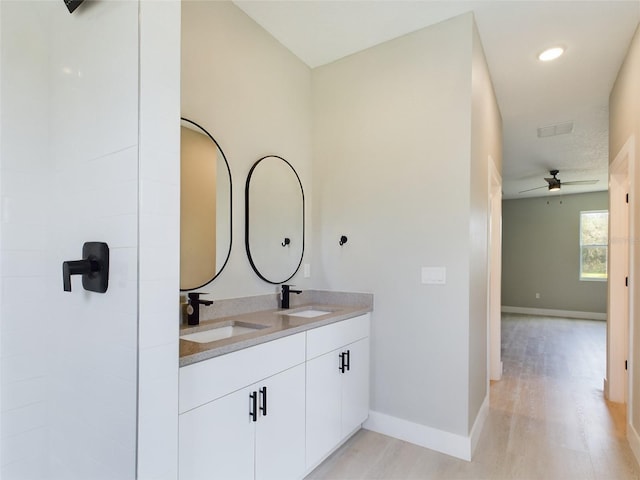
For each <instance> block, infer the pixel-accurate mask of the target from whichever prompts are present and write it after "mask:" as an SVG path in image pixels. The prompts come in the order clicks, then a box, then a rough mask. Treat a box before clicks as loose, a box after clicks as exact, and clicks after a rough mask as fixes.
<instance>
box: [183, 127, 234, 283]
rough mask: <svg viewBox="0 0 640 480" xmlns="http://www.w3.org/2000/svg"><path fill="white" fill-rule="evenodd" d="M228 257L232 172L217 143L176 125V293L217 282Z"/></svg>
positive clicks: (203, 132) (200, 132)
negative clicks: (177, 172) (177, 129)
mask: <svg viewBox="0 0 640 480" xmlns="http://www.w3.org/2000/svg"><path fill="white" fill-rule="evenodd" d="M230 253H231V170H230V169H229V164H228V163H227V158H226V157H225V156H224V152H223V151H222V149H221V148H220V145H218V142H216V140H215V139H214V138H213V137H212V136H211V135H210V134H209V132H207V131H206V130H205V129H204V128H203V127H201V126H200V125H198V124H197V123H195V122H193V121H191V120H188V119H186V118H181V123H180V290H193V289H196V288H200V287H202V286H204V285H206V284H207V283H209V282H211V281H212V280H213V279H214V278H216V277H217V276H218V275H219V274H220V272H221V271H222V269H223V268H224V267H225V265H226V264H227V261H228V260H229V254H230Z"/></svg>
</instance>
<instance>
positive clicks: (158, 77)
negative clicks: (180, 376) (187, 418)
mask: <svg viewBox="0 0 640 480" xmlns="http://www.w3.org/2000/svg"><path fill="white" fill-rule="evenodd" d="M0 8H1V10H2V11H1V13H0V19H1V22H2V23H1V26H0V33H1V35H2V42H1V45H2V52H1V54H2V56H1V70H0V71H1V74H2V96H1V98H2V100H1V106H2V124H1V136H0V139H1V142H2V143H1V147H0V152H1V157H0V174H1V183H0V196H1V198H2V210H1V212H2V213H1V215H2V217H1V222H2V223H1V225H0V228H1V230H0V259H1V267H0V273H1V277H2V296H1V307H0V308H1V339H2V345H1V350H0V357H1V358H0V360H1V362H2V373H1V388H2V400H1V404H0V409H1V411H0V438H1V444H0V447H1V448H0V462H1V466H2V467H1V468H2V470H1V471H0V476H1V477H2V478H3V479H21V478H65V479H72V478H83V479H86V478H92V479H93V478H118V479H126V478H135V476H136V459H137V460H138V462H137V468H138V478H175V471H176V451H177V447H176V445H175V443H176V442H177V440H176V437H177V435H176V432H177V427H176V423H177V419H176V415H175V413H176V412H177V406H176V405H175V404H176V402H177V400H176V398H177V395H176V388H177V356H178V355H177V332H176V330H177V322H176V315H177V312H176V308H175V304H176V302H175V300H174V299H176V298H177V291H178V273H177V272H178V257H177V255H178V235H179V234H178V232H179V230H178V228H179V227H178V213H177V205H178V200H177V199H178V198H179V197H178V187H177V185H178V168H179V163H178V160H177V159H178V158H179V157H178V153H177V152H178V149H179V137H178V125H179V22H180V20H179V18H180V16H179V15H180V10H179V3H178V2H173V1H168V2H151V1H149V2H147V1H142V2H137V1H123V2H95V3H90V4H85V5H84V6H83V7H81V8H80V9H79V10H77V11H76V13H74V14H73V15H69V14H68V12H66V10H65V8H64V5H63V4H62V2H29V1H21V2H12V1H3V2H2V4H1V5H0ZM176 12H177V13H176ZM161 33H162V34H161ZM88 240H98V241H106V242H107V243H108V244H109V246H110V249H111V252H110V253H111V272H110V279H109V290H108V292H107V293H106V294H104V295H100V294H96V293H89V292H85V291H84V290H82V288H81V285H80V279H79V278H74V279H73V281H72V284H73V292H72V293H66V292H63V291H62V285H61V283H62V278H61V263H62V261H63V260H74V259H78V258H80V255H81V248H82V243H83V242H84V241H88ZM138 369H139V370H138ZM137 410H139V414H138V415H137V414H136V413H137ZM137 421H138V422H139V424H137ZM136 434H137V435H136ZM136 457H137V458H136Z"/></svg>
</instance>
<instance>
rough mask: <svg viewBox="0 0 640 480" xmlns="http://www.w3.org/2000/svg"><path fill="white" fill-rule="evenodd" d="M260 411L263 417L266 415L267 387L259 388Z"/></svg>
mask: <svg viewBox="0 0 640 480" xmlns="http://www.w3.org/2000/svg"><path fill="white" fill-rule="evenodd" d="M260 411H261V412H262V416H263V417H266V416H267V387H262V388H261V389H260Z"/></svg>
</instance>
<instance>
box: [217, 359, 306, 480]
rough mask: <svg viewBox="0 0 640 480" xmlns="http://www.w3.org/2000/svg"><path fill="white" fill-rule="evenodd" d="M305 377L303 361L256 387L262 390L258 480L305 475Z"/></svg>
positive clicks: (257, 432)
mask: <svg viewBox="0 0 640 480" xmlns="http://www.w3.org/2000/svg"><path fill="white" fill-rule="evenodd" d="M304 376H305V369H304V364H301V365H298V366H297V367H293V368H290V369H289V370H285V371H284V372H281V373H279V374H277V375H274V376H273V377H269V378H267V379H266V380H264V381H262V382H260V383H259V384H256V385H254V387H253V388H254V390H257V391H258V392H259V396H258V398H259V406H260V408H259V412H260V414H259V416H258V422H257V423H256V470H255V471H256V479H257V480H270V479H273V480H285V479H296V478H302V476H303V475H304V472H305V464H304V442H305V425H304V422H305V414H304V407H305V405H304V397H305V392H304ZM265 387H266V389H267V390H266V415H265V412H264V407H265V404H264V402H265V395H264V390H263V389H264V388H265ZM220 478H224V477H220Z"/></svg>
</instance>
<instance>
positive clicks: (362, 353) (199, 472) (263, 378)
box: [179, 292, 372, 480]
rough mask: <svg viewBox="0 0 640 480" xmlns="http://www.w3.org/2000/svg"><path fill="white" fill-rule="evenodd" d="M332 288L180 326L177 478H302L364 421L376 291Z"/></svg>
mask: <svg viewBox="0 0 640 480" xmlns="http://www.w3.org/2000/svg"><path fill="white" fill-rule="evenodd" d="M305 293H309V294H310V295H309V296H311V295H313V292H305ZM332 295H333V294H332V292H322V296H323V297H324V299H325V302H323V303H319V302H313V303H310V304H307V305H302V306H297V307H294V308H291V309H286V310H283V309H267V310H260V311H254V312H248V313H243V314H238V315H229V316H223V317H220V318H215V319H212V320H206V321H201V322H200V325H198V326H192V327H191V326H187V325H184V326H182V327H181V330H180V367H181V368H180V397H179V412H180V416H179V478H180V479H181V480H187V479H189V480H190V479H201V478H202V479H204V478H224V479H235V478H247V479H251V478H256V479H278V480H285V479H298V478H302V477H304V475H306V474H307V473H309V472H311V471H312V470H313V469H314V468H315V467H316V466H317V465H318V464H319V463H320V462H322V461H323V460H324V459H325V458H326V457H327V456H328V455H329V454H330V453H331V452H333V451H334V450H335V449H336V448H337V447H338V446H339V445H341V444H342V443H343V442H344V441H345V440H346V439H347V438H349V437H350V436H351V435H352V434H353V433H354V432H356V431H357V430H358V429H359V428H360V426H361V424H362V423H363V422H364V421H365V419H366V418H367V416H368V414H369V329H370V312H371V310H372V297H371V296H370V295H360V296H359V297H360V298H359V300H360V302H359V303H360V304H359V305H358V304H344V303H343V304H338V303H326V299H331V297H332ZM336 295H337V297H336V298H337V300H338V301H339V300H341V298H340V297H339V296H340V295H343V296H345V294H336ZM346 296H347V297H349V295H348V294H346ZM312 298H313V297H312ZM363 298H364V299H365V301H362V299H363ZM205 316H206V315H205Z"/></svg>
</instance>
